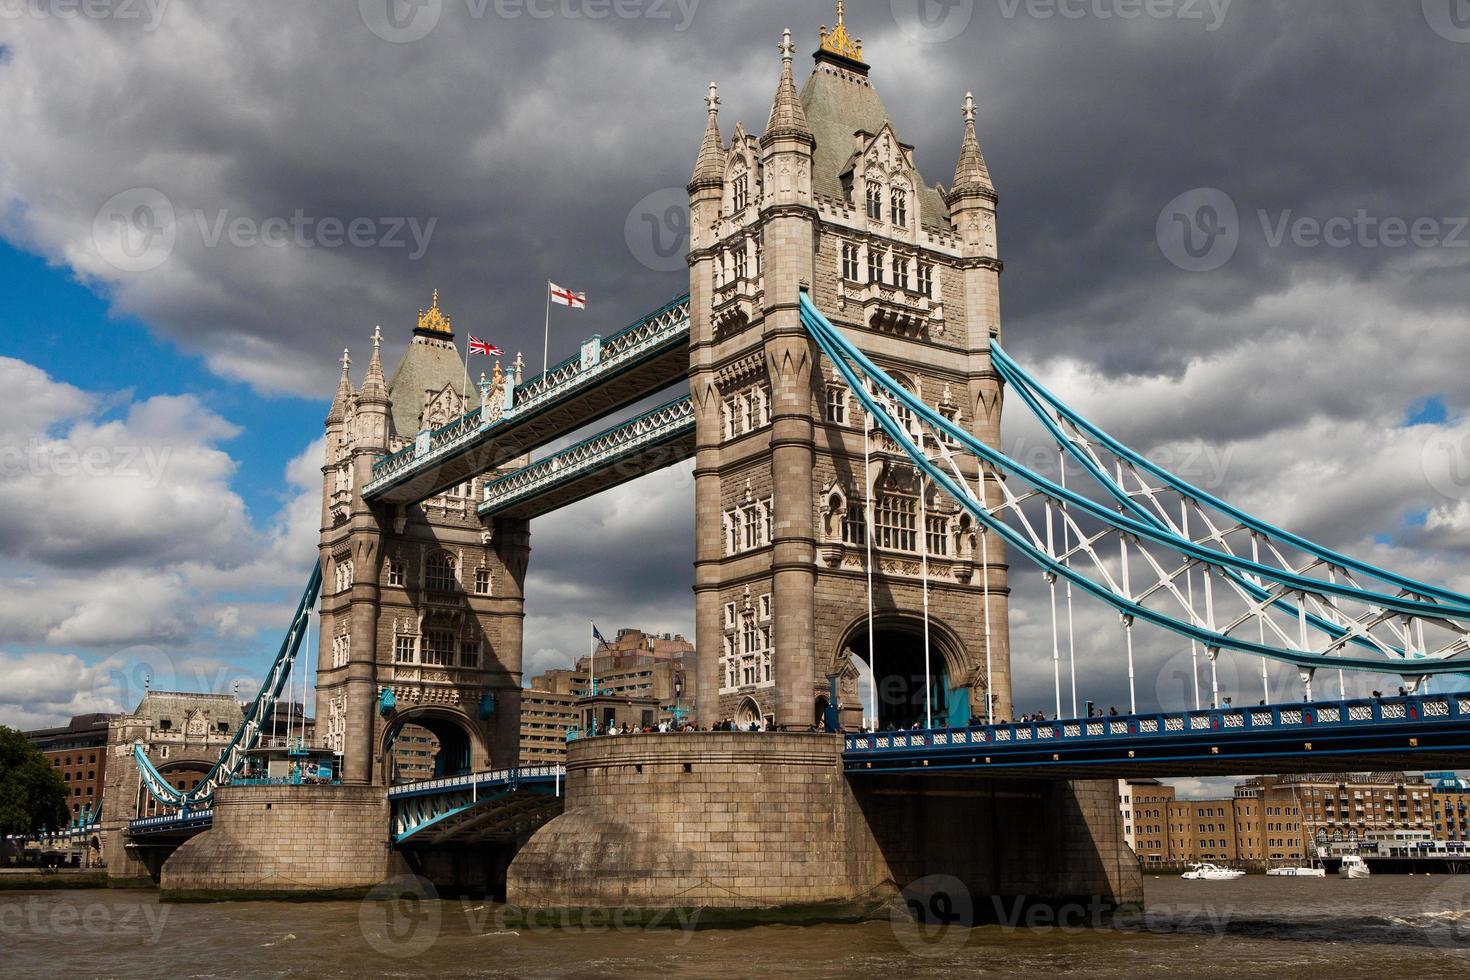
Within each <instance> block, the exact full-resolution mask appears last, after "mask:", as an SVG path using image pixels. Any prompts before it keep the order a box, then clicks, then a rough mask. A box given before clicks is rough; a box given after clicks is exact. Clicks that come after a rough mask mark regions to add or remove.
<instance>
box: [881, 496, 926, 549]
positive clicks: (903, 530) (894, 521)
mask: <svg viewBox="0 0 1470 980" xmlns="http://www.w3.org/2000/svg"><path fill="white" fill-rule="evenodd" d="M918 513H919V499H918V498H917V497H910V496H907V495H906V494H897V493H884V494H879V495H878V506H877V508H876V513H875V514H874V520H873V524H874V526H875V532H876V535H877V541H876V544H877V545H878V547H880V548H888V549H891V550H894V551H915V550H917V549H918V545H919V541H918Z"/></svg>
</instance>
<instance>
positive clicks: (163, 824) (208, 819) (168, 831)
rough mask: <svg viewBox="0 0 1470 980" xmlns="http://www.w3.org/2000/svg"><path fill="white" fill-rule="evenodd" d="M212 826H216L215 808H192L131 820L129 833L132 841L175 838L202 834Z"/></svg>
mask: <svg viewBox="0 0 1470 980" xmlns="http://www.w3.org/2000/svg"><path fill="white" fill-rule="evenodd" d="M212 826H214V811H213V810H191V811H188V812H184V813H168V814H164V815H163V816H158V817H143V818H142V819H140V820H132V821H129V823H128V829H127V835H128V839H129V840H131V841H142V840H154V841H160V840H163V839H170V840H173V839H177V838H180V837H192V836H194V835H195V834H202V833H203V832H204V831H206V830H208V829H209V828H210V827H212Z"/></svg>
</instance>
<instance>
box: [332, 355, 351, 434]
mask: <svg viewBox="0 0 1470 980" xmlns="http://www.w3.org/2000/svg"><path fill="white" fill-rule="evenodd" d="M351 369H352V357H351V355H349V354H348V352H347V349H346V348H345V347H344V348H343V349H342V380H341V381H339V382H337V394H336V396H335V397H333V398H332V407H331V409H329V410H328V411H327V425H329V426H332V425H341V424H342V423H343V421H345V420H346V418H347V406H348V404H350V403H351V401H352V399H353V395H354V393H353V390H352V375H351Z"/></svg>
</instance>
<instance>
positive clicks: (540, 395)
mask: <svg viewBox="0 0 1470 980" xmlns="http://www.w3.org/2000/svg"><path fill="white" fill-rule="evenodd" d="M688 343H689V297H688V296H687V295H684V296H680V297H678V298H676V299H674V300H673V301H671V302H669V303H667V304H665V305H664V306H662V307H660V308H659V309H657V310H655V311H654V312H652V313H650V314H648V315H647V316H644V317H642V318H640V319H639V320H638V321H637V322H636V323H634V324H632V325H630V326H628V327H626V328H624V329H622V330H620V331H618V332H617V333H615V334H613V335H612V336H611V337H607V338H597V337H594V338H592V339H591V340H589V341H587V342H586V343H584V344H583V345H582V350H581V352H580V353H579V354H578V355H577V356H576V357H572V358H568V359H567V360H565V361H562V362H561V363H560V364H557V365H555V366H553V367H551V368H549V369H548V370H547V371H546V373H545V374H541V375H538V376H536V377H534V378H530V379H528V380H526V381H525V382H524V383H522V384H520V385H518V386H516V387H515V388H514V389H512V390H510V391H509V397H504V398H495V397H488V398H486V399H484V404H483V405H482V407H481V408H479V409H476V410H475V411H473V412H470V413H468V414H466V415H464V416H462V417H460V418H458V419H456V420H454V421H453V422H450V423H449V424H447V425H445V426H443V427H441V428H438V429H435V430H433V431H431V432H429V433H426V434H425V435H424V436H421V437H420V438H419V439H418V440H417V441H416V442H415V444H414V445H411V446H407V447H405V448H404V449H401V450H399V451H398V452H396V453H393V454H392V455H390V456H386V457H384V458H383V459H381V460H379V461H377V462H376V463H374V464H373V479H372V481H371V482H370V483H369V484H368V485H367V486H366V487H364V488H363V496H364V498H366V499H368V500H375V499H378V498H381V497H384V495H385V494H388V493H389V492H390V491H392V490H394V489H395V488H397V487H400V486H402V485H404V484H408V483H411V482H413V481H415V480H416V479H418V478H419V477H421V476H424V475H425V474H430V473H435V472H437V471H440V470H443V469H444V468H445V467H446V466H447V465H449V464H450V463H451V462H452V461H454V460H455V459H457V458H459V457H462V456H464V455H465V454H467V453H470V452H472V451H474V450H477V449H483V447H485V446H486V445H487V444H489V443H492V442H494V441H495V440H497V439H499V438H501V437H502V436H503V435H504V434H505V433H506V432H508V431H509V430H512V429H515V428H517V427H522V426H524V425H525V424H526V423H529V422H531V421H533V420H535V419H536V418H537V417H538V416H540V415H541V414H543V413H546V412H548V411H550V410H551V409H553V408H556V407H560V406H563V405H565V404H567V403H568V402H570V401H572V400H573V399H586V398H587V396H588V395H589V393H590V392H592V391H594V390H595V389H598V388H599V387H603V386H606V385H608V384H610V383H612V382H615V381H624V382H625V381H627V379H629V378H631V377H633V376H635V375H636V373H637V372H638V370H639V369H640V367H642V366H644V365H647V364H649V363H650V362H654V361H658V360H660V359H663V358H667V357H668V356H669V355H670V354H671V353H677V352H678V351H679V350H681V349H683V348H687V346H688ZM684 370H687V364H683V365H681V367H680V369H679V372H678V373H681V374H682V372H683V371H684ZM657 380H658V381H661V382H663V384H667V383H670V382H671V381H673V380H676V378H664V377H662V376H660V377H659V378H658V379H657ZM660 386H662V385H660ZM589 401H590V400H589ZM608 407H609V408H616V407H617V405H616V404H615V403H614V404H610V405H609V406H608ZM594 420H595V416H592V415H590V414H588V415H584V417H583V419H582V422H583V424H585V423H586V422H591V421H594ZM557 435H558V433H557V432H555V431H549V432H548V433H546V435H545V437H544V438H545V439H547V440H548V441H549V440H551V439H554V438H556V437H557ZM542 444H544V443H542ZM514 448H515V453H516V454H521V453H525V452H528V451H530V450H531V449H534V448H537V446H536V445H522V444H517V445H516V446H515V447H514ZM487 468H489V467H487V466H480V467H476V469H479V470H481V471H483V470H484V469H487ZM470 475H473V474H470ZM461 478H463V477H461Z"/></svg>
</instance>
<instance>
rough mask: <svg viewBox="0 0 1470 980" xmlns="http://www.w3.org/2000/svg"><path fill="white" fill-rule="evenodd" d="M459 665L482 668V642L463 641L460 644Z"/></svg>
mask: <svg viewBox="0 0 1470 980" xmlns="http://www.w3.org/2000/svg"><path fill="white" fill-rule="evenodd" d="M459 665H460V666H461V667H471V668H476V667H479V666H480V641H479V640H461V641H460V643H459Z"/></svg>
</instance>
